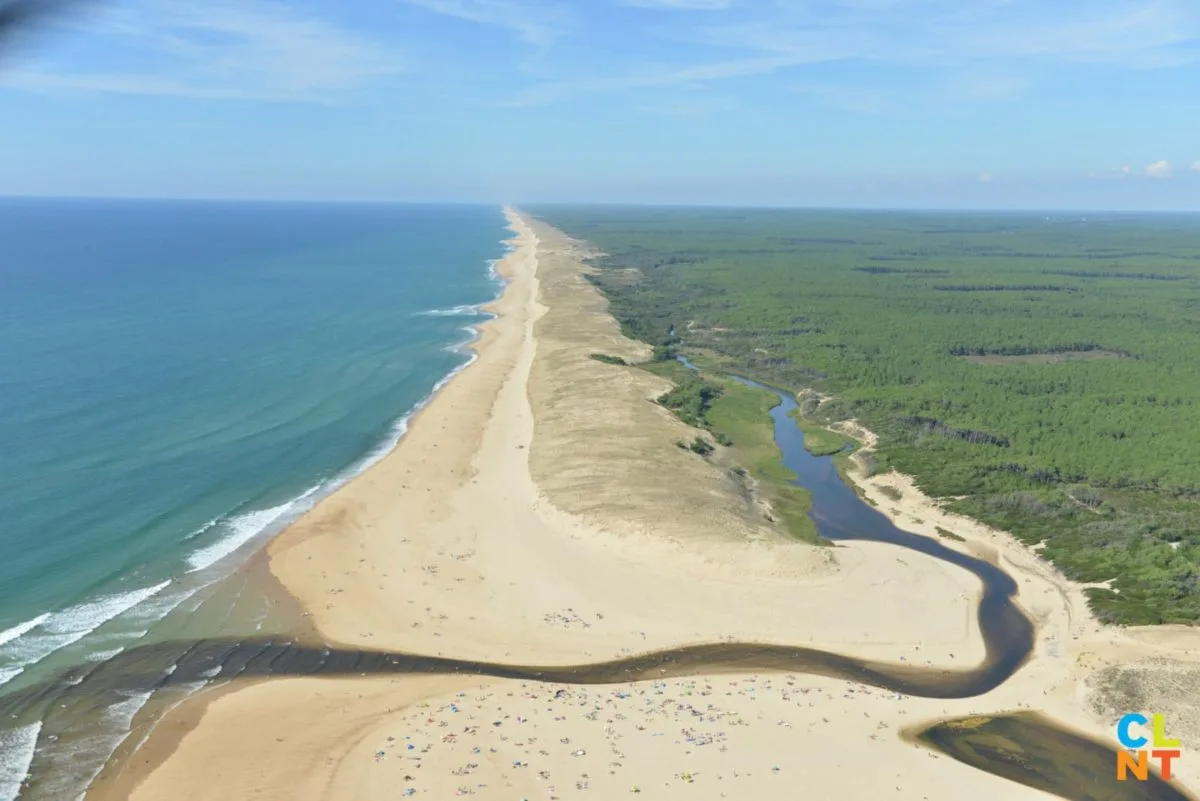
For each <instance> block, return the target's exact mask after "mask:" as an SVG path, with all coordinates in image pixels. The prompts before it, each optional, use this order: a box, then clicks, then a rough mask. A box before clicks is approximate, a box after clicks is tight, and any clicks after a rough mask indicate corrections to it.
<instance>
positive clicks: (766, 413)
mask: <svg viewBox="0 0 1200 801" xmlns="http://www.w3.org/2000/svg"><path fill="white" fill-rule="evenodd" d="M720 383H721V386H722V388H723V390H724V391H723V392H722V393H721V395H720V396H719V397H718V398H717V399H716V400H715V401H714V402H713V404H712V406H711V408H710V409H709V411H708V419H709V420H710V421H711V422H712V425H713V426H714V427H715V428H717V429H719V430H721V431H723V432H726V433H727V434H728V435H729V437H730V438H731V439H732V441H733V455H734V458H735V459H736V460H737V461H738V463H739V464H740V465H743V466H744V468H745V469H746V471H747V472H748V473H749V474H750V475H751V476H752V477H753V478H754V479H755V480H756V481H757V484H758V492H759V494H760V495H761V496H763V498H765V499H766V500H767V502H769V503H770V504H771V508H772V509H773V510H774V512H775V515H776V516H777V517H778V519H779V521H780V522H781V523H783V525H784V526H785V527H786V528H787V530H788V532H789V533H790V534H791V535H792V536H794V537H796V538H798V539H801V540H804V541H805V542H821V543H823V542H825V540H824V539H823V538H822V537H821V536H820V535H818V534H817V528H816V525H815V524H814V523H813V521H812V518H810V517H809V516H808V513H809V512H810V511H811V510H812V496H810V495H809V493H808V491H807V490H806V489H804V488H803V487H799V486H796V485H795V484H793V483H792V482H793V481H794V480H795V479H796V474H795V473H793V472H792V471H791V470H788V469H787V468H786V467H784V465H783V454H782V453H781V452H780V450H779V446H778V445H776V444H775V426H774V421H773V420H772V419H771V409H772V408H773V407H774V406H775V405H776V404H777V403H778V402H779V399H778V398H777V397H776V396H775V394H774V393H771V392H768V391H766V390H762V389H754V388H751V387H747V386H745V385H743V384H739V383H737V382H735V381H721V382H720Z"/></svg>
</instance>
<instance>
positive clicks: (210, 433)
mask: <svg viewBox="0 0 1200 801" xmlns="http://www.w3.org/2000/svg"><path fill="white" fill-rule="evenodd" d="M509 235H510V234H509V232H508V230H507V228H506V227H505V219H504V216H503V214H502V212H501V210H500V209H498V208H494V207H481V206H422V205H367V204H299V203H297V204H283V203H227V202H184V201H103V200H43V199H0V695H3V694H5V693H7V692H14V691H16V690H18V689H20V688H23V687H28V686H30V685H31V684H34V683H36V682H38V681H39V680H41V679H43V678H44V677H45V676H47V675H49V674H51V673H53V672H55V671H59V670H61V669H63V668H65V667H68V666H72V665H78V664H81V663H87V662H103V661H104V660H106V659H110V658H112V657H113V656H114V655H116V654H118V653H120V652H121V651H122V650H124V649H126V648H129V647H131V646H133V645H137V644H139V643H144V642H147V641H149V640H152V639H154V638H155V636H156V634H157V635H161V629H162V628H163V627H165V626H167V625H168V622H171V621H173V622H171V623H170V625H172V626H175V627H178V626H179V625H181V624H180V623H179V618H180V617H186V616H187V615H188V614H190V613H192V612H194V611H195V610H196V609H197V608H199V601H198V599H200V598H203V597H206V596H205V590H206V588H209V587H211V586H212V585H213V584H214V582H217V581H219V580H220V579H222V578H224V577H226V576H228V575H229V574H230V573H231V572H232V571H233V570H234V569H235V568H236V567H237V566H239V565H240V564H242V563H244V561H245V560H246V558H247V557H248V555H249V554H250V553H252V552H253V551H254V550H255V549H256V548H257V547H259V546H261V544H262V543H263V542H264V541H265V540H266V539H267V538H269V537H270V535H271V534H273V533H275V532H277V531H278V530H279V529H281V528H282V527H283V526H285V525H286V524H287V523H288V522H289V521H291V520H293V519H295V518H296V517H297V516H298V515H299V514H301V513H302V512H303V511H305V510H306V509H308V508H310V507H311V506H312V505H313V504H314V503H315V502H316V501H318V500H319V499H320V498H321V497H323V496H325V495H327V494H328V493H329V492H331V491H333V490H334V489H336V487H338V486H340V485H341V484H342V483H344V482H345V481H346V480H348V479H349V478H351V477H352V476H354V475H355V474H357V473H358V472H360V471H361V470H363V469H364V468H365V467H366V466H368V465H369V464H370V463H371V462H372V461H373V460H375V459H377V458H379V457H380V456H381V455H383V454H384V453H386V452H387V450H389V449H390V448H391V447H392V446H394V444H395V443H396V441H397V440H398V439H399V437H401V436H402V435H403V433H404V430H405V421H406V420H407V418H408V415H409V414H410V413H411V412H412V411H413V410H414V409H415V408H417V407H418V406H419V405H420V404H421V403H422V402H423V401H424V400H425V399H427V398H428V397H429V396H430V394H431V393H432V392H433V391H435V388H436V387H437V386H439V383H440V382H443V381H444V380H445V379H446V377H447V376H448V375H450V374H452V373H453V372H454V371H456V370H457V369H460V368H461V367H462V366H463V365H465V364H466V363H467V361H468V359H469V352H468V350H467V349H466V348H465V345H466V344H467V343H468V342H469V341H470V339H471V337H472V336H473V329H472V328H471V326H472V324H474V323H478V322H479V321H481V320H482V319H485V318H484V316H483V315H482V313H481V312H480V310H479V305H480V304H482V303H484V302H486V301H489V300H491V299H492V298H494V297H495V296H496V294H497V292H498V290H499V282H498V280H497V278H496V277H495V274H494V271H493V270H492V269H491V265H492V264H493V263H494V260H495V259H497V258H498V257H499V256H501V255H502V254H503V251H504V246H503V244H502V240H504V239H506V238H507V237H508V236H509ZM221 620H222V618H221V615H220V614H213V613H211V610H210V613H209V614H208V615H207V616H206V618H205V622H204V623H203V624H202V625H201V626H200V628H201V629H204V628H205V627H207V629H209V630H208V631H201V632H199V633H201V634H203V635H206V636H211V635H213V634H215V633H218V632H217V631H216V629H219V628H220V627H221ZM244 623H245V621H243V624H244ZM259 625H261V619H260V620H259ZM193 633H195V632H193ZM144 700H145V699H144V698H142V699H137V698H131V699H130V702H129V704H128V706H129V708H128V709H119V710H115V712H114V710H108V712H109V713H110V717H111V714H116V715H117V717H120V718H123V719H124V718H132V715H133V713H134V712H136V710H137V707H138V706H139V705H140V703H143V702H144ZM124 725H126V726H127V725H128V720H126V721H125V724H124ZM115 728H117V729H119V728H120V726H119V725H118V726H116V727H115ZM39 730H40V722H39V721H24V722H23V725H22V726H21V727H19V728H9V729H3V728H0V801H9V799H12V798H15V797H16V796H17V795H18V794H19V793H20V788H21V783H22V781H23V780H24V779H25V774H26V770H27V768H28V767H29V765H30V760H31V758H32V755H33V751H34V747H35V743H37V742H38V738H37V735H38V732H39ZM111 740H112V738H111V737H109V738H107V739H106V740H105V743H110V741H111ZM93 745H94V748H93V750H95V749H100V750H103V749H104V748H108V750H110V751H111V743H110V744H109V745H105V744H93ZM41 748H42V746H41V745H38V750H39V752H40V750H41ZM98 758H99V756H98V754H93V755H92V760H93V761H96V759H98Z"/></svg>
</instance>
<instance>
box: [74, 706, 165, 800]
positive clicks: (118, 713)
mask: <svg viewBox="0 0 1200 801" xmlns="http://www.w3.org/2000/svg"><path fill="white" fill-rule="evenodd" d="M151 695H153V692H142V693H136V694H133V695H130V696H128V697H127V698H126V699H125V700H124V701H118V702H117V703H115V704H113V705H112V706H110V707H108V708H107V709H105V710H104V723H103V724H101V725H100V726H97V727H96V729H95V730H96V732H97V733H96V734H94V735H93V736H91V737H87V738H85V739H81V740H77V741H75V744H74V748H73V749H72V753H71V754H70V760H71V773H72V774H74V775H73V777H72V779H71V781H72V783H73V784H74V783H75V782H76V781H78V782H79V783H78V784H75V786H76V787H79V788H81V789H80V792H79V793H78V795H76V796H75V801H83V799H84V798H86V797H87V791H88V788H89V787H90V786H91V784H92V782H94V781H95V780H96V777H97V776H99V775H100V771H102V770H104V766H105V765H107V764H108V761H109V759H111V758H112V755H113V754H114V753H116V751H117V749H118V748H120V747H121V743H123V742H125V740H126V739H128V738H129V735H130V734H132V733H133V719H134V717H135V716H136V715H137V713H138V712H139V711H140V710H141V708H142V707H143V706H145V705H146V702H147V701H149V700H150V696H151ZM89 768H90V772H89V773H90V775H89V773H85V771H87V769H89ZM56 789H59V790H62V789H65V788H56ZM60 795H61V794H60Z"/></svg>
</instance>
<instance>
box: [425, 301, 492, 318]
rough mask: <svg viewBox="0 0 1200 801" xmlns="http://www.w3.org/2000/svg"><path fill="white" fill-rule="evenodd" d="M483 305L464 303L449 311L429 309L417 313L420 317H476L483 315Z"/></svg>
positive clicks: (452, 307)
mask: <svg viewBox="0 0 1200 801" xmlns="http://www.w3.org/2000/svg"><path fill="white" fill-rule="evenodd" d="M482 306H483V304H482V303H469V304H468V303H464V304H463V305H461V306H451V307H450V308H449V309H429V310H428V311H422V312H417V316H419V317H475V316H477V315H479V314H482V313H483V312H482V310H481V307H482Z"/></svg>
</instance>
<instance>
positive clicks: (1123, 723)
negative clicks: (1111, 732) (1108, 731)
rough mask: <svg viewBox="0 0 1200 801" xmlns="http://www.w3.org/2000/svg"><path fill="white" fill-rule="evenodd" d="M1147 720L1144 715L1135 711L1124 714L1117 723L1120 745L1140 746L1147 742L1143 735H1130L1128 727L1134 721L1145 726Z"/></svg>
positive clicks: (1127, 746)
mask: <svg viewBox="0 0 1200 801" xmlns="http://www.w3.org/2000/svg"><path fill="white" fill-rule="evenodd" d="M1147 722H1148V721H1147V720H1146V716H1145V715H1140V714H1138V713H1137V712H1130V713H1129V714H1128V715H1125V716H1123V717H1122V718H1121V720H1120V721H1119V722H1118V723H1117V739H1118V740H1120V741H1121V745H1123V746H1125V747H1126V748H1141V747H1142V746H1144V745H1145V744H1146V743H1147V742H1149V741H1148V740H1147V739H1146V738H1145V737H1130V736H1129V727H1130V726H1131V725H1133V724H1134V723H1137V724H1139V725H1141V726H1145V725H1146V723H1147Z"/></svg>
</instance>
